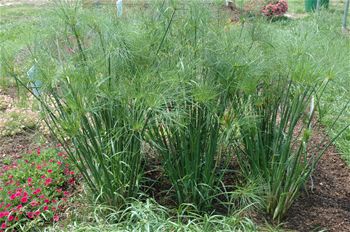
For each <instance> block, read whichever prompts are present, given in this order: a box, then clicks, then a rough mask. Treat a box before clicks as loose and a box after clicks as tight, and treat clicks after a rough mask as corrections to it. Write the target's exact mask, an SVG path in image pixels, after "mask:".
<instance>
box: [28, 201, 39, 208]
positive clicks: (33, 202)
mask: <svg viewBox="0 0 350 232" xmlns="http://www.w3.org/2000/svg"><path fill="white" fill-rule="evenodd" d="M29 204H30V205H31V206H32V207H35V206H36V205H38V202H36V201H32V202H30V203H29Z"/></svg>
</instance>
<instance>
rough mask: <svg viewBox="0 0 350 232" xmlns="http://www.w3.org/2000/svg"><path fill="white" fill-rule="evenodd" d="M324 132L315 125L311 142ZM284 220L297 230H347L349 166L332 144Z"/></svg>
mask: <svg viewBox="0 0 350 232" xmlns="http://www.w3.org/2000/svg"><path fill="white" fill-rule="evenodd" d="M325 136H326V132H325V128H324V127H322V126H317V127H316V128H314V131H313V138H312V140H311V144H319V143H320V141H321V140H323V138H324V137H325ZM319 148H320V149H322V145H320V146H319ZM285 223H286V224H285V226H286V228H289V229H293V230H297V231H301V232H303V231H305V232H306V231H318V230H321V229H327V231H337V232H338V231H339V232H342V231H344V232H346V231H350V167H349V166H348V165H347V164H346V163H345V162H344V160H342V159H341V158H340V155H339V153H338V152H337V150H336V148H335V146H331V147H329V148H328V149H327V151H326V152H325V154H324V155H323V157H322V159H321V160H320V162H319V163H318V166H317V168H316V171H315V172H314V174H313V175H312V180H310V181H309V183H308V185H307V187H306V189H305V190H304V191H302V193H301V195H300V197H299V198H298V199H297V200H296V201H295V203H294V204H293V206H292V207H291V209H290V210H289V212H288V214H287V218H286V219H285Z"/></svg>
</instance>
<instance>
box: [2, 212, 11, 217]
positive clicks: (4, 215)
mask: <svg viewBox="0 0 350 232" xmlns="http://www.w3.org/2000/svg"><path fill="white" fill-rule="evenodd" d="M9 214H10V212H9V211H3V212H0V218H3V217H7V216H8V215H9Z"/></svg>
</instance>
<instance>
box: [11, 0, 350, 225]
mask: <svg viewBox="0 0 350 232" xmlns="http://www.w3.org/2000/svg"><path fill="white" fill-rule="evenodd" d="M181 7H184V6H181V5H177V4H176V2H175V3H171V2H170V3H168V2H167V3H163V2H162V1H161V2H159V3H158V2H155V3H154V6H149V8H148V9H147V10H145V11H142V12H134V11H131V12H129V13H128V14H126V15H125V16H124V17H122V18H118V17H116V15H115V12H114V10H108V9H105V8H100V9H84V8H81V6H80V5H78V4H76V5H61V6H59V8H57V9H56V10H57V12H56V13H57V16H58V17H57V18H55V19H52V20H54V21H55V24H54V25H52V28H51V29H48V30H49V31H48V32H47V34H48V35H49V36H48V37H46V38H45V39H43V40H42V41H40V43H38V44H35V45H33V48H30V52H31V55H32V58H33V59H32V61H33V63H32V64H33V65H34V66H35V68H36V70H37V71H38V72H37V78H38V79H40V81H41V82H42V83H43V86H42V89H41V92H42V94H41V95H40V96H37V99H38V100H39V101H40V103H41V106H42V109H43V111H44V112H46V117H45V120H46V122H47V124H48V126H49V127H50V129H51V131H52V133H53V134H54V135H55V136H56V138H57V139H58V140H59V141H60V142H61V143H62V144H63V146H64V148H65V149H66V151H67V153H68V155H69V157H70V160H71V162H72V163H73V164H74V165H75V166H76V167H77V169H78V170H79V172H80V174H81V175H82V176H83V178H84V180H85V184H86V185H87V186H88V191H89V193H90V194H89V195H90V196H92V199H93V200H94V201H96V202H98V203H100V204H101V205H107V206H108V207H111V208H116V209H117V210H121V211H122V212H125V211H124V210H127V209H128V207H131V206H130V203H129V202H130V200H131V199H133V198H138V197H139V196H140V195H142V194H144V193H142V191H141V188H140V187H141V186H142V185H143V184H144V179H143V176H144V172H145V169H146V167H145V166H147V164H148V162H150V156H151V155H155V156H156V158H157V159H159V160H160V163H161V166H162V167H161V168H162V170H163V171H164V174H165V175H166V177H167V179H168V180H169V182H170V183H171V186H172V187H171V188H170V189H169V190H168V191H169V193H170V195H172V196H173V199H174V200H175V202H176V205H177V206H178V207H179V208H181V207H184V205H189V204H191V205H193V206H194V208H196V209H197V210H199V211H200V213H203V212H212V211H215V205H214V203H216V204H217V202H220V203H221V204H222V205H221V206H223V207H224V208H226V209H227V208H229V209H232V208H234V207H237V208H242V207H243V208H244V207H246V206H250V205H251V203H252V199H259V200H256V202H253V204H254V203H257V202H258V204H257V205H259V206H262V207H263V208H264V209H265V210H266V211H267V212H268V213H269V214H271V216H272V217H273V219H276V220H278V221H279V220H281V219H282V218H283V216H284V215H285V214H286V212H287V210H288V208H289V207H290V206H291V204H292V203H293V201H294V200H295V198H296V197H297V196H298V193H299V191H300V190H301V188H302V187H303V186H304V184H305V183H306V181H307V180H308V178H309V177H310V175H311V174H312V172H313V171H314V168H315V166H316V165H317V162H318V160H319V158H320V157H321V156H322V154H323V150H321V151H313V150H312V151H311V152H310V150H309V146H310V145H309V143H308V142H309V139H310V136H312V129H313V124H312V123H311V122H312V121H311V120H312V118H313V117H314V116H315V114H317V116H318V117H319V118H320V119H321V120H322V121H323V122H325V123H326V124H327V125H329V127H328V128H329V131H330V132H331V133H330V134H331V135H332V137H337V136H338V134H339V132H344V133H343V134H342V137H341V139H340V140H339V141H340V145H341V146H340V148H341V149H342V150H343V153H344V154H345V157H346V156H347V155H348V154H350V151H349V145H348V143H347V142H346V141H348V140H349V135H348V133H349V129H348V127H349V114H348V112H349V111H348V110H347V109H348V106H347V104H348V100H346V99H348V98H349V97H348V95H346V93H348V92H349V89H346V87H345V89H344V91H343V92H344V93H340V94H338V95H335V94H334V93H335V91H339V88H342V87H339V86H346V83H348V81H349V80H348V79H347V77H348V73H349V71H350V67H349V64H348V62H347V61H346V60H347V59H346V57H347V56H348V55H349V53H350V51H349V46H348V44H349V40H348V38H346V37H343V35H341V34H340V32H339V33H338V32H337V28H336V27H335V26H334V22H335V21H336V20H337V18H338V15H337V14H331V13H327V12H322V13H321V14H318V15H314V16H311V17H309V18H307V19H304V20H303V21H295V22H289V21H278V22H275V23H267V22H266V21H265V19H259V18H254V19H251V20H249V19H247V20H246V21H244V23H243V21H242V23H241V24H231V23H230V24H227V22H226V20H225V18H223V19H222V18H220V17H218V14H217V12H214V11H213V10H212V8H211V7H213V6H210V5H204V6H203V5H201V6H200V7H199V4H196V3H193V4H188V5H186V6H185V7H184V9H183V8H181ZM91 15H94V17H91ZM219 16H220V15H219ZM339 31H340V30H339ZM329 38H332V42H331V43H330V42H329ZM316 41H317V43H316ZM324 54H327V56H325V55H324ZM7 64H8V65H6V68H7V69H8V70H7V71H8V72H9V73H10V74H12V75H13V76H14V77H15V78H16V80H17V81H19V82H21V83H22V85H23V86H27V85H26V83H27V80H26V79H24V78H22V77H23V74H22V73H21V70H18V69H16V65H15V64H11V63H7ZM332 81H333V82H332ZM332 83H333V84H332ZM334 83H335V84H334ZM339 83H341V84H339ZM336 88H337V90H335V89H336ZM29 90H30V89H29ZM342 94H344V95H342ZM323 96H325V99H326V100H325V101H324V100H323ZM338 97H343V98H344V100H341V101H339V100H337V98H338ZM311 99H314V101H315V105H316V110H317V112H316V113H315V112H314V111H312V112H308V111H309V109H308V107H309V104H310V101H311ZM335 100H337V102H338V103H340V104H338V106H337V107H334V106H332V104H331V103H332V102H333V101H335ZM339 115H340V116H339ZM338 119H339V121H338ZM334 125H335V127H333V126H334ZM328 144H329V143H328ZM328 144H327V145H328ZM327 145H326V146H327ZM149 147H151V148H152V149H153V150H154V151H155V154H148V153H147V152H146V151H147V149H146V148H149ZM236 161H237V162H238V164H239V166H237V169H240V170H232V167H233V165H232V163H234V162H236ZM234 171H235V172H239V173H241V174H243V177H244V178H242V179H241V180H240V181H241V182H249V181H254V182H255V183H256V185H257V186H258V188H257V189H258V191H256V193H255V192H254V194H252V195H253V196H252V197H248V198H249V199H248V200H247V201H246V202H245V199H244V194H243V195H242V196H241V198H242V199H237V198H235V197H233V196H234V192H230V191H226V190H227V189H226V188H227V187H229V186H230V185H234V183H230V182H229V183H227V182H225V179H224V176H225V175H230V173H232V172H234ZM230 187H231V188H233V189H236V188H238V186H233V187H232V186H230ZM255 194H256V195H258V196H255ZM222 197H223V198H225V199H230V200H229V201H222V200H220V199H222ZM261 199H262V201H263V202H262V203H261V202H260V201H261ZM237 202H240V203H237ZM135 204H136V203H135ZM232 205H234V207H232ZM186 213H187V212H186ZM165 214H166V213H165ZM117 215H119V216H120V214H117ZM121 215H123V213H122V214H121ZM151 215H152V214H151ZM119 216H118V217H119ZM118 217H116V218H118ZM164 217H167V216H164ZM116 218H114V219H115V220H119V219H116ZM158 219H162V217H158V218H157V220H158ZM162 220H163V219H162ZM227 220H229V219H227ZM201 223H202V222H201ZM214 224H215V223H214ZM181 225H182V224H178V225H176V226H175V224H172V225H169V226H170V227H169V229H171V228H177V226H181ZM203 226H206V225H203ZM210 226H212V224H209V228H211V227H210Z"/></svg>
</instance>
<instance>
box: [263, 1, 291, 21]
mask: <svg viewBox="0 0 350 232" xmlns="http://www.w3.org/2000/svg"><path fill="white" fill-rule="evenodd" d="M287 10H288V3H287V1H286V0H277V1H269V3H268V4H267V5H265V6H264V7H263V8H262V10H261V12H262V13H263V15H265V16H267V17H279V16H283V15H284V14H285V13H286V12H287Z"/></svg>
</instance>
